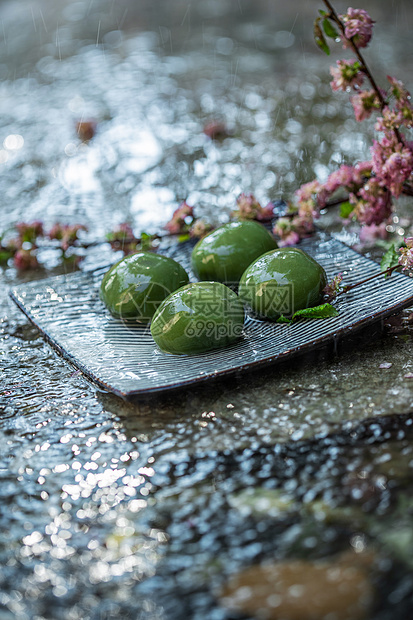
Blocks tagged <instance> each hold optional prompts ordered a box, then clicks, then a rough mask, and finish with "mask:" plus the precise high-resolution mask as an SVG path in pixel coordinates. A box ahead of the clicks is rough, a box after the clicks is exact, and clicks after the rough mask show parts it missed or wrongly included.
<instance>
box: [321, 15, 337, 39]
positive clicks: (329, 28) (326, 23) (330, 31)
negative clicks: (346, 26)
mask: <svg viewBox="0 0 413 620" xmlns="http://www.w3.org/2000/svg"><path fill="white" fill-rule="evenodd" d="M323 30H324V32H325V33H326V35H327V36H328V37H330V38H331V39H337V37H338V36H339V35H338V32H337V30H336V29H335V27H334V26H333V24H332V23H331V21H330V20H329V19H327V18H325V19H323Z"/></svg>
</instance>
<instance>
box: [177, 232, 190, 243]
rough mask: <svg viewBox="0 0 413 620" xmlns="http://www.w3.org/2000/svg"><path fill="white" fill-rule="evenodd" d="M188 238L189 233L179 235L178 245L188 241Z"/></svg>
mask: <svg viewBox="0 0 413 620" xmlns="http://www.w3.org/2000/svg"><path fill="white" fill-rule="evenodd" d="M190 238H191V235H190V234H189V233H183V234H182V235H179V237H178V241H179V243H183V242H184V241H188V239H190Z"/></svg>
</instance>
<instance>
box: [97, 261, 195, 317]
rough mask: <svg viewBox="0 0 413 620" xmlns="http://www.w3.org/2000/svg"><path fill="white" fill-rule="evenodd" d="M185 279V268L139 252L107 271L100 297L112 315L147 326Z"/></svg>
mask: <svg viewBox="0 0 413 620" xmlns="http://www.w3.org/2000/svg"><path fill="white" fill-rule="evenodd" d="M188 280H189V278H188V274H187V273H186V271H185V269H184V268H183V267H181V265H180V264H179V263H177V262H176V261H174V260H172V258H168V257H166V256H161V255H160V254H154V253H153V252H138V253H137V254H131V255H130V256H126V257H125V258H122V260H120V261H119V262H118V263H116V265H113V267H111V268H110V269H109V271H108V272H107V273H106V274H105V275H104V277H103V280H102V284H101V287H100V296H101V299H102V301H103V303H104V304H105V305H106V307H107V308H108V310H109V312H111V313H112V314H113V316H115V317H117V318H120V319H135V320H136V321H139V322H141V323H148V322H149V321H150V320H151V319H152V317H153V315H154V313H155V311H156V309H157V308H158V306H159V305H160V304H161V303H162V301H163V300H164V299H165V298H166V297H168V295H170V294H171V293H173V291H176V289H178V288H180V287H181V286H183V285H184V284H187V282H188Z"/></svg>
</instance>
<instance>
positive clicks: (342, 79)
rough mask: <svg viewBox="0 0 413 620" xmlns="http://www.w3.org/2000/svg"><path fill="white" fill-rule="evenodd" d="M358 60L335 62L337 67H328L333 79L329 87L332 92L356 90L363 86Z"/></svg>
mask: <svg viewBox="0 0 413 620" xmlns="http://www.w3.org/2000/svg"><path fill="white" fill-rule="evenodd" d="M360 68H361V65H360V63H359V62H358V60H354V59H353V60H337V67H330V73H331V75H332V77H333V80H332V82H330V86H331V88H332V89H333V90H350V89H351V88H354V89H357V88H358V87H359V86H361V85H362V84H363V81H364V74H363V73H362V72H361V71H360Z"/></svg>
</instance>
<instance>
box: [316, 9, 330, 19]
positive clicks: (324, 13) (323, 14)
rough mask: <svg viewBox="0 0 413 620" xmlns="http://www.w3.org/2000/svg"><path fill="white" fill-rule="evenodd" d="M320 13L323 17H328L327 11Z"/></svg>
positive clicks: (319, 10) (320, 10)
mask: <svg viewBox="0 0 413 620" xmlns="http://www.w3.org/2000/svg"><path fill="white" fill-rule="evenodd" d="M318 12H319V13H320V15H321V17H326V16H327V15H328V13H327V11H323V9H318Z"/></svg>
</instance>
